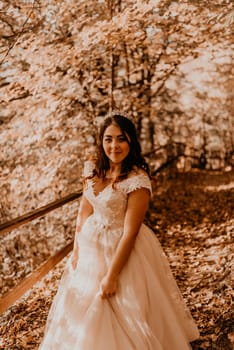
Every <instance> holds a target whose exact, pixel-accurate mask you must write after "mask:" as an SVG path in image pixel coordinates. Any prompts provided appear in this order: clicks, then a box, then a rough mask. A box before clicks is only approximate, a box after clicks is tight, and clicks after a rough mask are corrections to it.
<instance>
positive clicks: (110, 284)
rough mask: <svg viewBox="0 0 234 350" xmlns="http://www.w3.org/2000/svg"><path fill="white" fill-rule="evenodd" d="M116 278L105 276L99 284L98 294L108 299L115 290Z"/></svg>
mask: <svg viewBox="0 0 234 350" xmlns="http://www.w3.org/2000/svg"><path fill="white" fill-rule="evenodd" d="M117 286H118V284H117V278H108V277H107V276H105V277H104V278H103V279H102V281H101V285H100V294H101V298H102V299H108V298H110V297H112V296H114V295H115V294H116V292H117Z"/></svg>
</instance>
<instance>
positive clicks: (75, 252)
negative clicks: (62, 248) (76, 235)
mask: <svg viewBox="0 0 234 350" xmlns="http://www.w3.org/2000/svg"><path fill="white" fill-rule="evenodd" d="M77 263H78V249H74V250H73V252H72V257H71V264H72V268H73V270H75V269H76V268H77Z"/></svg>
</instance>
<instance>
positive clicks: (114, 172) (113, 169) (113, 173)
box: [107, 164, 121, 178]
mask: <svg viewBox="0 0 234 350" xmlns="http://www.w3.org/2000/svg"><path fill="white" fill-rule="evenodd" d="M120 173H121V164H110V169H109V170H108V173H107V175H109V177H111V178H116V177H118V176H119V174H120Z"/></svg>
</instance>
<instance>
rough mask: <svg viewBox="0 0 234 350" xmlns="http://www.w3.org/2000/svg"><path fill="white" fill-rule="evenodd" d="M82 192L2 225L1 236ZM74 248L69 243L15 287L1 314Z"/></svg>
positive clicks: (1, 303) (3, 301)
mask: <svg viewBox="0 0 234 350" xmlns="http://www.w3.org/2000/svg"><path fill="white" fill-rule="evenodd" d="M81 195H82V191H78V192H75V193H72V194H69V195H67V196H66V197H63V198H61V199H58V200H56V201H54V202H51V203H49V204H47V205H45V206H43V207H41V208H39V209H35V210H33V211H31V212H29V213H27V214H25V215H22V216H20V217H18V218H16V219H13V220H10V221H8V222H5V223H3V224H1V225H0V236H1V235H3V234H6V233H8V232H9V231H11V230H13V229H15V228H18V227H19V226H21V225H24V224H26V223H28V222H31V221H33V220H34V219H36V218H39V217H41V216H44V215H46V214H47V213H49V212H50V211H52V210H55V209H57V208H60V207H62V206H63V205H65V204H67V203H69V202H71V201H73V200H75V199H78V198H79V197H81ZM72 247H73V241H72V242H70V243H68V244H67V245H66V246H65V247H64V248H62V249H61V250H60V251H58V252H57V253H56V254H55V255H54V256H51V257H50V258H49V259H48V260H46V261H45V262H44V263H43V264H42V265H41V266H39V267H38V268H37V269H36V270H34V271H33V272H32V273H31V274H30V275H29V276H27V277H26V278H25V279H23V280H22V281H21V282H20V283H19V284H18V285H17V286H16V287H14V288H13V289H12V290H11V291H10V292H9V293H7V294H6V295H5V296H3V297H2V299H1V300H0V313H2V312H4V311H5V310H7V309H8V308H9V307H10V306H11V305H13V304H14V303H15V302H16V301H17V300H18V299H19V298H20V297H21V296H22V295H23V294H25V293H26V292H27V291H28V290H29V289H30V288H32V286H33V285H34V284H35V283H37V282H38V281H39V280H40V279H42V278H43V277H44V276H45V275H46V274H47V273H48V272H49V271H50V270H51V269H53V268H54V267H55V265H56V264H58V263H59V262H60V261H61V260H62V259H63V258H64V257H65V256H66V255H67V254H68V253H69V252H70V251H71V250H72Z"/></svg>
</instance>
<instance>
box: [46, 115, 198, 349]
mask: <svg viewBox="0 0 234 350" xmlns="http://www.w3.org/2000/svg"><path fill="white" fill-rule="evenodd" d="M88 175H89V176H86V177H85V179H84V190H83V196H82V199H81V203H80V208H79V213H78V218H77V226H76V233H75V240H74V248H73V252H72V255H71V257H70V258H69V259H68V262H67V265H66V267H65V271H64V274H63V277H62V279H61V281H60V285H59V288H58V292H57V294H56V296H55V299H54V301H53V304H52V307H51V309H50V312H49V316H48V320H47V324H46V330H45V336H44V339H43V341H42V343H41V345H40V348H39V349H40V350H188V349H191V347H190V345H189V342H191V341H193V340H195V339H197V338H198V336H199V332H198V329H197V327H196V325H195V323H194V320H193V319H192V317H191V314H190V312H189V310H188V309H187V308H186V306H185V304H184V301H183V299H182V296H181V294H180V291H179V289H178V287H177V285H176V282H175V279H174V278H173V276H172V273H171V270H170V267H169V264H168V261H167V259H166V256H165V254H164V253H163V250H162V248H161V246H160V243H159V241H158V239H157V238H156V236H155V234H154V233H153V232H152V231H151V229H149V228H148V227H147V226H146V225H145V224H144V223H143V220H144V216H145V213H146V211H147V209H148V203H149V200H150V196H151V191H152V189H151V183H150V178H149V167H148V165H147V163H146V162H145V160H144V158H143V157H142V155H141V146H140V144H139V141H138V140H137V135H136V129H135V126H134V124H133V123H132V121H131V120H130V119H129V118H127V117H126V116H123V115H121V114H119V113H112V115H111V116H109V117H107V118H105V119H104V122H103V124H102V126H101V128H100V133H99V152H98V156H97V159H96V161H95V164H93V170H92V171H91V173H90V174H88Z"/></svg>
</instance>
